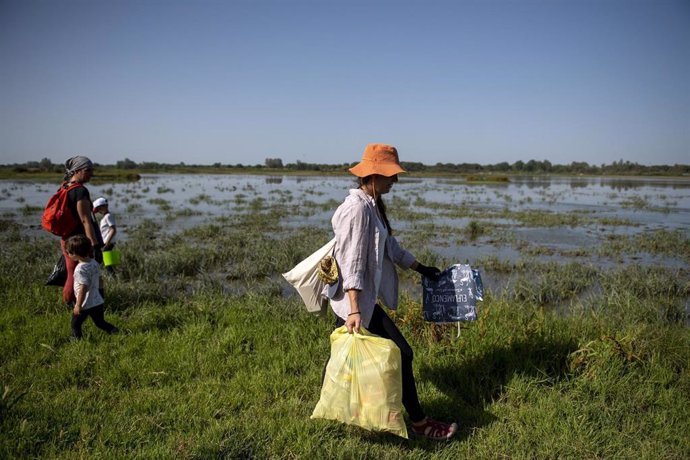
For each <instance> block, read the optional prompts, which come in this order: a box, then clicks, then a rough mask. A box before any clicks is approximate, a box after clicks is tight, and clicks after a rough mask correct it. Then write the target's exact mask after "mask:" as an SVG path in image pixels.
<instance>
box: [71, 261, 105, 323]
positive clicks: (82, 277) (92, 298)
mask: <svg viewBox="0 0 690 460" xmlns="http://www.w3.org/2000/svg"><path fill="white" fill-rule="evenodd" d="M100 278H101V270H100V268H99V267H98V262H96V261H95V260H94V259H90V260H89V261H88V262H79V264H77V267H76V268H75V269H74V292H75V294H76V295H79V291H80V290H82V289H86V290H87V292H86V298H85V299H84V303H83V305H82V306H81V308H82V310H86V309H89V308H92V307H97V306H99V305H103V297H102V296H101V293H100V292H98V288H100V287H101V280H100Z"/></svg>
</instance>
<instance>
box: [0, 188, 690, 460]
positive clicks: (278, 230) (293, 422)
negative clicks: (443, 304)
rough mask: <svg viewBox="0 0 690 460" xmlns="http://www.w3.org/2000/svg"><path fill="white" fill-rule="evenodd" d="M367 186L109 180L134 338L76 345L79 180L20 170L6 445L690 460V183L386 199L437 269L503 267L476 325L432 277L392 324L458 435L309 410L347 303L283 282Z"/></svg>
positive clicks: (400, 194)
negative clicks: (432, 315) (70, 307)
mask: <svg viewBox="0 0 690 460" xmlns="http://www.w3.org/2000/svg"><path fill="white" fill-rule="evenodd" d="M353 186H354V181H353V180H352V178H350V177H345V176H343V177H330V176H328V177H315V176H292V175H285V176H261V175H144V176H143V177H142V178H141V179H140V180H138V181H136V182H124V183H99V182H98V181H97V180H96V181H95V183H90V184H89V185H88V188H89V190H90V192H91V197H92V198H94V199H95V198H97V197H100V196H104V197H106V198H107V199H108V201H109V202H110V210H111V212H112V214H113V216H114V217H115V220H116V223H117V227H118V234H117V246H118V248H119V249H120V251H121V252H122V264H121V265H118V266H117V267H116V270H115V274H114V275H112V274H109V273H106V276H105V298H106V309H107V312H106V316H107V317H108V318H112V320H113V322H114V323H116V324H117V325H118V326H119V327H120V328H121V330H122V331H123V333H122V334H120V335H118V336H106V335H104V334H102V333H100V331H97V330H95V328H94V327H92V326H91V327H87V328H86V330H85V339H84V340H83V341H80V342H72V341H70V340H69V318H68V317H69V312H68V311H67V309H66V307H65V306H64V305H63V304H62V302H61V301H60V294H59V289H57V288H55V287H49V286H44V285H43V284H44V282H45V279H46V277H47V276H48V274H49V273H50V272H51V270H52V267H53V264H54V263H55V261H56V259H57V258H58V255H59V241H58V238H57V237H55V236H53V235H49V234H47V233H46V232H45V231H43V230H42V229H41V228H40V225H39V222H40V217H41V212H42V208H43V206H44V204H45V202H46V201H47V199H48V198H49V196H50V195H51V194H52V193H53V192H54V191H55V189H56V188H57V184H56V183H46V182H41V183H38V182H30V181H20V180H3V181H1V182H0V189H1V191H2V193H1V194H0V198H1V199H0V244H1V245H2V248H3V249H2V257H1V258H0V286H2V289H0V303H1V304H2V305H4V306H5V308H3V309H2V310H0V332H1V333H0V380H1V381H2V383H3V385H4V388H5V391H4V395H3V398H2V401H1V403H0V415H1V417H0V425H1V426H0V428H1V431H2V432H3V433H4V434H5V436H2V437H0V452H2V453H4V454H6V455H0V456H3V457H24V456H31V457H64V458H72V457H74V455H75V453H77V454H78V455H81V456H102V457H105V458H109V457H122V456H126V457H138V456H140V457H145V458H150V457H154V458H157V457H163V458H166V457H171V456H179V457H181V458H253V457H258V458H285V457H286V454H285V453H286V452H291V454H290V455H288V456H289V457H294V458H312V457H313V455H314V452H319V453H321V454H322V455H320V456H323V457H324V458H344V457H347V456H348V455H347V454H345V456H344V457H343V452H345V453H351V452H359V453H361V455H362V457H376V458H402V457H405V458H419V459H422V458H424V459H427V458H463V457H473V458H475V457H477V458H495V457H506V458H510V457H515V456H524V457H539V458H541V457H544V458H547V457H565V458H569V457H574V458H592V457H597V458H601V457H609V456H612V455H611V454H612V453H615V455H613V456H619V457H624V458H658V456H657V454H658V453H659V452H666V453H667V454H668V455H667V458H687V456H688V454H689V453H690V448H688V446H687V439H686V438H687V433H686V431H687V430H686V429H685V425H686V423H684V422H685V421H686V420H687V419H688V417H690V400H688V397H687V395H688V394H690V373H689V372H688V363H689V362H690V333H689V331H690V329H689V328H688V308H689V298H690V283H689V281H688V280H689V279H690V277H689V276H688V275H689V273H690V239H689V237H690V235H689V233H690V180H688V179H686V178H683V179H658V178H603V177H591V178H590V177H534V178H530V177H511V178H510V181H508V182H505V181H503V182H496V183H491V182H468V181H465V180H463V179H450V178H426V177H425V178H419V177H414V176H407V177H402V178H401V180H400V182H399V183H397V184H395V185H394V187H393V190H392V192H391V193H390V194H388V195H387V196H386V197H385V198H386V203H387V206H388V214H389V217H390V220H391V223H392V226H393V232H394V234H395V235H396V236H397V238H399V240H400V241H401V242H402V244H403V245H404V246H405V247H407V248H408V249H410V251H411V252H412V253H413V254H415V255H416V256H417V257H418V259H419V260H420V261H422V262H423V263H425V264H428V265H436V266H438V267H442V268H445V267H447V266H449V265H450V264H453V263H458V262H462V263H465V262H468V263H470V264H471V265H472V267H473V268H477V269H479V270H480V272H481V274H482V278H483V281H484V287H485V295H484V301H483V302H481V303H480V305H479V306H478V319H477V321H473V322H469V323H461V333H460V335H458V329H457V328H456V325H454V324H447V325H438V324H432V323H428V322H425V321H424V320H423V316H422V311H421V292H420V291H421V288H420V280H419V277H418V275H417V274H416V272H413V271H411V270H408V271H401V272H400V274H401V282H402V286H403V290H402V293H401V299H400V300H401V301H400V307H399V309H398V310H397V311H396V312H392V313H391V315H392V316H393V317H394V319H395V322H396V323H397V324H398V326H399V327H400V329H401V330H402V331H403V333H404V335H405V337H407V338H408V340H409V341H410V343H411V345H412V346H413V348H414V350H415V362H416V365H415V366H416V367H415V372H417V374H418V376H419V377H418V382H419V383H418V389H419V390H418V391H419V392H420V397H421V399H422V400H423V401H424V402H425V404H426V405H428V406H429V407H430V410H433V411H434V414H438V416H439V417H443V418H444V419H448V420H453V419H454V420H458V421H460V434H459V436H457V437H456V441H455V442H452V443H449V444H447V445H444V446H440V445H438V444H430V442H425V441H424V440H420V439H416V440H415V439H413V440H410V442H409V443H408V442H405V441H400V440H393V439H391V437H390V436H389V435H386V434H381V433H372V432H367V431H364V430H361V429H358V428H355V427H350V426H345V425H338V424H333V423H329V422H326V421H313V420H310V419H309V415H310V414H311V411H312V410H313V408H314V405H315V404H316V401H317V400H318V399H319V390H320V375H321V370H322V369H323V362H324V360H325V358H326V356H328V347H329V345H328V336H329V334H330V332H331V331H332V329H333V317H332V314H330V316H329V317H326V318H324V317H315V316H313V315H312V314H309V313H307V312H306V310H305V309H304V307H303V305H302V304H301V300H300V298H299V297H298V296H297V295H296V294H295V292H294V290H293V289H292V288H291V286H289V285H288V284H287V283H286V282H285V281H284V280H283V278H282V277H281V276H280V274H281V273H283V272H286V271H287V270H289V269H290V268H292V267H293V266H294V265H295V264H297V263H298V262H299V261H301V260H302V259H304V258H305V257H306V256H308V255H309V254H311V253H312V252H313V251H314V250H315V249H317V248H319V247H320V246H321V245H322V244H324V243H325V242H326V241H328V240H329V239H330V238H331V237H332V229H331V225H330V218H331V216H332V214H333V212H334V210H335V209H336V207H337V206H338V205H339V204H340V203H341V201H342V200H343V198H344V197H345V196H346V194H347V191H348V189H349V188H351V187H353ZM75 398H76V399H78V400H79V401H80V404H81V406H80V408H75V406H74V401H75ZM75 411H76V412H75ZM75 414H76V416H75ZM75 420H76V421H75ZM660 420H663V421H664V423H660V422H659V421H660ZM56 427H59V428H57V429H56ZM276 427H279V429H276ZM516 433H519V434H518V435H516ZM534 433H539V436H538V437H535V436H534ZM592 433H598V435H597V436H592ZM640 433H644V436H640Z"/></svg>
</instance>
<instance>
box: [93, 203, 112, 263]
mask: <svg viewBox="0 0 690 460" xmlns="http://www.w3.org/2000/svg"><path fill="white" fill-rule="evenodd" d="M93 213H94V214H101V215H102V217H101V221H100V223H99V229H100V232H101V238H102V239H103V251H104V252H105V251H112V250H113V249H114V248H115V235H116V234H117V226H116V225H115V218H114V217H113V214H112V213H111V212H110V210H109V205H108V200H107V199H105V198H104V197H100V198H96V200H95V201H94V202H93ZM106 262H107V261H106ZM105 270H106V271H107V272H108V273H109V274H111V275H112V274H114V273H115V269H114V268H113V266H112V265H106V266H105Z"/></svg>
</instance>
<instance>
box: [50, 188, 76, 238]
mask: <svg viewBox="0 0 690 460" xmlns="http://www.w3.org/2000/svg"><path fill="white" fill-rule="evenodd" d="M66 184H67V183H66V182H63V183H62V185H61V186H60V188H59V189H58V191H57V192H55V195H53V196H51V197H50V199H49V200H48V204H46V208H45V209H44V210H43V218H42V219H41V227H43V228H44V229H46V230H48V231H49V232H50V233H53V234H55V235H58V236H62V237H65V236H69V235H71V234H72V232H74V230H75V229H76V228H77V226H78V225H79V220H77V218H76V217H75V215H74V213H73V212H72V210H71V209H70V207H69V199H68V198H67V193H69V191H70V190H72V189H74V188H77V187H81V186H82V185H81V184H78V183H76V182H73V183H72V184H69V185H66Z"/></svg>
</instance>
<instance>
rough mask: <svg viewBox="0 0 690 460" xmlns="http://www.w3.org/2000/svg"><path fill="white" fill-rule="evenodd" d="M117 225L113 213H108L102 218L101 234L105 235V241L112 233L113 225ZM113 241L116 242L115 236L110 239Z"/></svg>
mask: <svg viewBox="0 0 690 460" xmlns="http://www.w3.org/2000/svg"><path fill="white" fill-rule="evenodd" d="M114 226H115V219H114V218H113V215H112V214H110V213H108V214H106V215H105V216H103V218H102V219H101V223H100V227H101V236H102V237H103V241H107V240H108V235H110V232H112V231H113V230H112V227H114ZM110 242H111V243H114V242H115V237H113V239H112V240H111V241H110Z"/></svg>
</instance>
